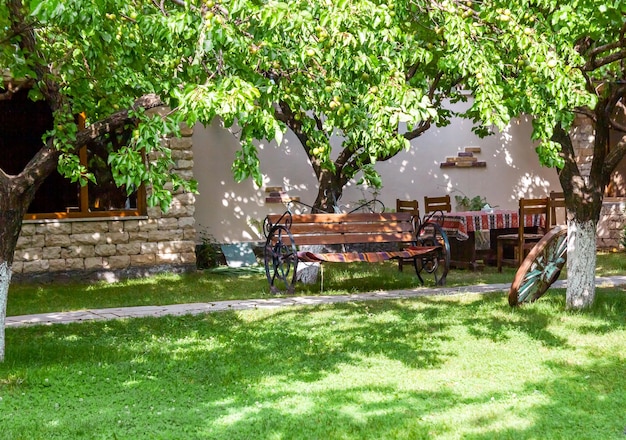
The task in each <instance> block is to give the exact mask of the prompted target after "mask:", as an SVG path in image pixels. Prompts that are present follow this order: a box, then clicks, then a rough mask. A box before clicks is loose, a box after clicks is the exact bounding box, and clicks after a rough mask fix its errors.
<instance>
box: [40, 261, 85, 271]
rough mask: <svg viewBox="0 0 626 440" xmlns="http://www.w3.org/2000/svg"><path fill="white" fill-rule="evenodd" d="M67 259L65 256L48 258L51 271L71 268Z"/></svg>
mask: <svg viewBox="0 0 626 440" xmlns="http://www.w3.org/2000/svg"><path fill="white" fill-rule="evenodd" d="M65 261H66V260H65V259H63V258H55V259H52V260H48V264H49V270H50V272H62V271H64V270H67V269H69V268H68V267H67V265H66V262H65ZM81 262H82V261H81Z"/></svg>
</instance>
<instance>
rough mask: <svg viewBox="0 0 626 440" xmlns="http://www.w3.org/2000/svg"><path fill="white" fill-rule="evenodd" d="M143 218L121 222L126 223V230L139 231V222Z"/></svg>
mask: <svg viewBox="0 0 626 440" xmlns="http://www.w3.org/2000/svg"><path fill="white" fill-rule="evenodd" d="M140 221H143V220H125V221H123V222H121V223H123V224H124V231H125V232H137V231H139V222H140Z"/></svg>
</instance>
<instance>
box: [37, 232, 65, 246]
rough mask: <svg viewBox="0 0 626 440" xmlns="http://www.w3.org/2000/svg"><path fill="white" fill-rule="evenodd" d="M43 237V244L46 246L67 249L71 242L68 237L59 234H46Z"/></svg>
mask: <svg viewBox="0 0 626 440" xmlns="http://www.w3.org/2000/svg"><path fill="white" fill-rule="evenodd" d="M43 237H44V242H45V245H46V246H62V247H67V246H71V244H72V240H71V239H70V236H69V235H61V234H46V235H45V236H43Z"/></svg>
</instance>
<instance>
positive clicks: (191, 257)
mask: <svg viewBox="0 0 626 440" xmlns="http://www.w3.org/2000/svg"><path fill="white" fill-rule="evenodd" d="M180 261H181V262H182V263H189V264H195V263H196V253H195V252H185V253H182V254H180Z"/></svg>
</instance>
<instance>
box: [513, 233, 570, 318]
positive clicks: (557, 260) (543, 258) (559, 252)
mask: <svg viewBox="0 0 626 440" xmlns="http://www.w3.org/2000/svg"><path fill="white" fill-rule="evenodd" d="M566 261H567V227H566V226H556V227H555V228H553V229H552V230H551V231H550V232H548V233H547V234H546V235H545V236H544V237H543V238H542V239H541V240H540V241H539V242H538V243H537V244H536V245H535V246H534V247H533V248H532V249H531V251H530V253H529V254H528V256H526V258H525V259H524V261H523V262H522V265H521V266H520V267H519V269H518V270H517V273H516V274H515V278H514V279H513V284H511V289H510V290H509V305H511V306H516V305H518V304H520V303H522V302H524V301H528V300H530V301H531V302H533V301H535V300H537V299H539V298H540V297H541V295H543V294H544V293H545V291H546V290H548V287H550V285H552V283H554V282H555V281H556V280H557V279H558V278H559V275H560V274H561V269H562V268H563V265H564V264H565V262H566Z"/></svg>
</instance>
